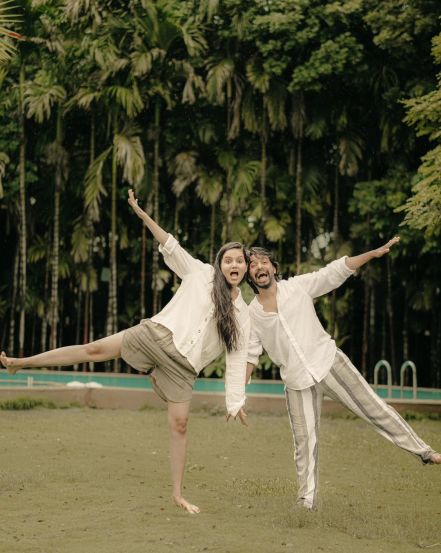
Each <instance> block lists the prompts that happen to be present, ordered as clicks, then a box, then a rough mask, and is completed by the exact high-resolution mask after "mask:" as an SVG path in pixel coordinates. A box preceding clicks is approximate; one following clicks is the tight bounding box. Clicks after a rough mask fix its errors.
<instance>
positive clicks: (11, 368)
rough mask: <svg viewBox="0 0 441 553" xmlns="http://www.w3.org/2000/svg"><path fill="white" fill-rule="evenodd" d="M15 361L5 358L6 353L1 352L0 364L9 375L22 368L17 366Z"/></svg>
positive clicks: (11, 358) (12, 358)
mask: <svg viewBox="0 0 441 553" xmlns="http://www.w3.org/2000/svg"><path fill="white" fill-rule="evenodd" d="M17 361H18V359H15V358H14V357H6V353H5V352H4V351H2V352H1V354H0V363H1V364H2V365H3V367H4V368H5V369H7V371H8V373H9V374H15V373H16V372H17V371H18V370H19V369H21V368H22V367H20V366H19V364H18V363H17Z"/></svg>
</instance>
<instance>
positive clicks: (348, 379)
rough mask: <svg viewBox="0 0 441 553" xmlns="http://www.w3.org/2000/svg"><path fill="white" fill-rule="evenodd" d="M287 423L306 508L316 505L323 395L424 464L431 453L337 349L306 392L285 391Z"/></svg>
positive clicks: (301, 499)
mask: <svg viewBox="0 0 441 553" xmlns="http://www.w3.org/2000/svg"><path fill="white" fill-rule="evenodd" d="M285 394H286V403H287V408H288V414H289V420H290V423H291V429H292V432H293V437H294V451H295V463H296V469H297V479H298V484H299V491H298V500H297V502H298V503H299V504H301V505H303V506H305V507H307V508H310V509H312V508H314V507H315V506H316V503H317V488H318V433H319V425H320V412H321V406H322V400H323V395H327V396H329V397H330V398H331V399H334V400H336V401H339V402H340V403H342V404H343V405H345V406H346V407H348V408H349V409H350V410H351V411H352V412H353V413H355V414H356V415H358V416H359V417H361V418H362V419H364V420H365V421H366V422H368V423H370V424H372V425H373V427H374V429H375V430H376V431H377V432H378V433H379V434H381V435H382V436H384V437H385V438H387V439H388V440H390V441H391V442H393V443H394V444H396V445H397V446H398V447H401V448H402V449H404V450H406V451H408V452H410V453H412V454H413V455H415V456H416V457H417V458H419V459H420V460H421V461H422V462H423V463H427V462H428V460H429V458H430V456H431V455H432V454H433V453H434V450H433V449H431V448H430V447H429V446H428V445H427V444H426V443H424V442H423V441H422V440H421V439H420V438H419V437H418V436H417V435H416V433H415V432H414V431H413V430H412V428H411V427H410V426H409V425H408V424H407V422H406V421H405V420H404V419H403V418H402V417H400V415H399V414H398V413H397V412H396V411H395V409H393V408H392V407H390V406H389V405H388V404H387V403H386V402H385V401H383V400H382V399H381V398H379V397H378V396H377V394H376V393H375V392H374V391H373V390H372V388H371V387H370V386H369V384H368V383H367V382H366V380H365V379H364V378H363V377H362V376H361V374H360V373H359V372H358V371H357V369H356V368H355V367H354V365H353V364H352V363H351V361H350V360H349V358H348V357H347V356H346V355H345V354H344V353H343V352H342V351H340V350H337V353H336V356H335V360H334V363H333V365H332V367H331V370H330V371H329V373H328V374H327V376H326V377H325V378H324V379H323V380H322V381H320V382H317V383H316V384H315V385H314V386H311V387H310V388H306V389H305V390H290V389H286V390H285Z"/></svg>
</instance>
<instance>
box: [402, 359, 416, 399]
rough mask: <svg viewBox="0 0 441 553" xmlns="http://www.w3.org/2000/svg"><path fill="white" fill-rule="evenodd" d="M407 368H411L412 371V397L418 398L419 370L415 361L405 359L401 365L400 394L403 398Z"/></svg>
mask: <svg viewBox="0 0 441 553" xmlns="http://www.w3.org/2000/svg"><path fill="white" fill-rule="evenodd" d="M406 369H411V371H412V397H413V399H417V370H416V366H415V363H414V362H413V361H405V362H404V363H403V364H402V365H401V369H400V394H401V398H403V397H404V375H405V373H406Z"/></svg>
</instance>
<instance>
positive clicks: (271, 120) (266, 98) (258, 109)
mask: <svg viewBox="0 0 441 553" xmlns="http://www.w3.org/2000/svg"><path fill="white" fill-rule="evenodd" d="M246 73H247V79H248V82H249V83H250V84H251V87H248V88H247V89H246V91H245V93H244V94H243V103H242V119H243V122H244V126H245V128H246V129H247V130H248V131H250V132H252V133H256V134H258V135H259V139H260V151H261V157H260V204H261V210H262V214H261V221H262V224H261V232H260V241H262V240H263V236H264V234H263V231H264V229H265V227H266V225H267V222H268V220H269V214H268V213H267V209H268V205H267V197H266V196H267V192H266V187H267V174H268V138H269V134H270V131H271V130H272V131H277V130H284V129H285V128H286V126H287V119H286V115H285V101H286V97H287V88H286V86H285V84H284V83H283V82H281V81H280V80H277V79H275V78H273V79H272V78H271V75H270V74H268V73H267V72H266V71H265V70H264V68H263V66H262V63H261V61H260V60H258V59H257V58H256V57H253V58H252V59H251V60H250V61H249V62H248V63H247V68H246ZM272 221H274V220H273V219H272ZM270 226H271V234H272V235H273V236H274V234H273V233H274V230H275V228H274V223H273V224H270ZM267 237H268V234H267Z"/></svg>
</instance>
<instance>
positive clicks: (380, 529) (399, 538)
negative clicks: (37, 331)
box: [0, 409, 441, 553]
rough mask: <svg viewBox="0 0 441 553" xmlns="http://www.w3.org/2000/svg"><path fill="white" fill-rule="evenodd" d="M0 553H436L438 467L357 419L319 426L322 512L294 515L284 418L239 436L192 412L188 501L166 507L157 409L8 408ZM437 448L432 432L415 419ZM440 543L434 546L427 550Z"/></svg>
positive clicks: (0, 455)
mask: <svg viewBox="0 0 441 553" xmlns="http://www.w3.org/2000/svg"><path fill="white" fill-rule="evenodd" d="M1 418H2V425H1V430H0V436H1V439H2V449H1V450H0V509H1V513H2V524H1V527H0V553H37V552H38V553H43V552H44V553H74V552H75V553H76V552H78V553H83V552H85V553H150V552H152V553H163V552H170V551H176V552H179V553H187V552H190V553H191V552H193V551H197V552H198V551H201V552H203V551H209V552H218V553H256V552H258V553H261V552H262V553H267V552H268V553H273V552H276V553H279V552H285V551H296V552H297V553H319V552H320V553H321V552H325V553H411V552H417V551H421V550H425V549H427V551H435V552H439V551H441V545H440V543H441V529H440V523H439V521H440V520H441V467H436V466H422V465H420V464H419V463H418V462H416V461H415V460H414V459H413V458H412V457H411V456H410V455H408V454H406V453H404V452H402V451H400V450H399V449H397V448H395V447H394V446H393V445H391V444H389V443H388V442H386V441H385V440H384V439H382V438H381V437H380V436H378V435H376V434H375V433H374V432H373V431H372V430H371V429H370V428H369V427H368V426H367V425H366V424H365V423H363V422H362V421H359V420H345V419H328V418H324V419H323V420H322V429H321V442H320V443H321V449H320V466H321V470H320V508H319V510H318V512H315V513H308V512H304V511H299V510H298V509H296V508H295V495H296V489H297V484H296V477H295V472H294V463H293V452H292V437H291V432H290V429H289V424H288V419H287V417H286V416H275V415H271V416H263V415H253V414H250V415H249V417H248V421H249V424H250V426H249V427H248V428H244V427H242V426H241V425H240V424H239V423H238V422H233V423H232V422H230V423H228V424H226V423H225V420H224V418H223V416H214V415H213V414H211V413H209V412H205V413H204V412H200V413H193V414H192V416H191V420H190V433H189V437H190V440H189V457H188V462H187V472H186V490H185V495H186V497H187V498H188V499H189V500H190V501H193V502H194V503H196V504H197V505H199V506H200V508H201V514H200V515H198V516H190V515H188V514H186V513H185V512H184V511H182V510H179V509H178V508H176V507H174V505H173V504H172V503H171V501H170V499H169V496H170V483H169V468H168V435H167V428H166V415H165V412H164V411H161V410H153V409H151V410H145V411H138V412H131V411H124V410H119V411H106V410H90V409H67V410H58V409H57V410H48V409H37V410H29V411H3V412H2V413H1ZM412 425H413V426H414V428H415V429H416V430H417V432H418V433H419V434H420V435H421V436H422V437H423V438H424V439H425V440H426V441H428V442H429V443H431V444H432V445H433V446H434V447H435V448H437V449H439V448H440V447H441V432H440V430H441V423H440V422H439V421H432V420H427V419H426V420H422V421H415V422H413V423H412ZM436 544H438V545H436Z"/></svg>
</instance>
